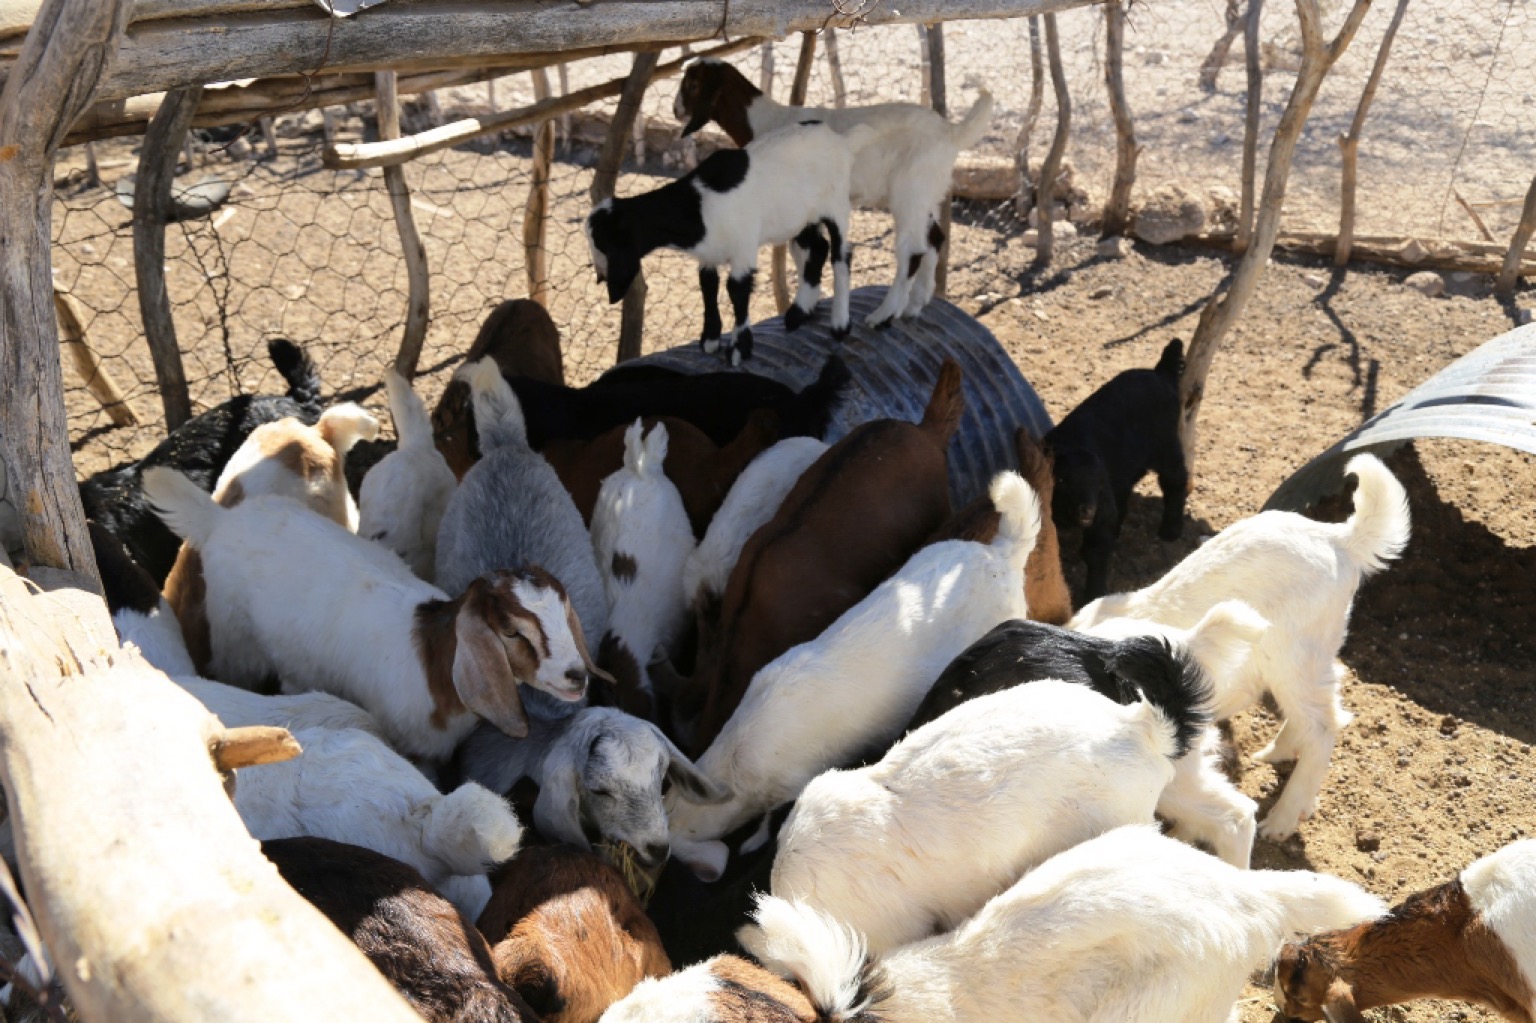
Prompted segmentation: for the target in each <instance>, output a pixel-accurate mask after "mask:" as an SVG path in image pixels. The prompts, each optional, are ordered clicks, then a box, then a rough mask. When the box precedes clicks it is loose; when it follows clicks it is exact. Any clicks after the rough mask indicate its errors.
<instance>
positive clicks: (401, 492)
mask: <svg viewBox="0 0 1536 1023" xmlns="http://www.w3.org/2000/svg"><path fill="white" fill-rule="evenodd" d="M384 388H385V390H386V391H388V392H389V414H390V416H391V417H392V418H393V419H394V421H395V436H396V437H397V438H399V446H398V447H396V448H395V450H393V451H391V452H390V453H389V454H387V455H385V456H384V457H383V458H382V459H380V460H379V463H378V464H377V465H375V466H374V467H373V468H372V469H369V470H368V475H366V476H364V477H363V486H362V490H361V491H360V493H359V499H360V505H361V507H360V509H359V512H358V523H357V532H358V535H360V536H363V537H365V538H366V539H369V540H373V541H375V542H377V543H381V544H383V545H384V546H385V547H388V548H389V549H390V550H392V551H394V552H395V553H396V554H398V555H400V557H401V559H402V560H403V561H404V562H405V563H406V564H407V565H410V566H411V571H413V572H415V573H416V574H417V575H418V576H420V577H421V578H423V579H425V580H427V582H431V581H432V578H433V573H434V571H435V566H436V562H437V528H438V525H439V524H440V523H441V522H442V521H443V512H444V511H446V510H447V508H448V499H449V498H451V497H452V496H453V490H454V488H455V487H457V486H458V485H459V481H458V480H457V479H456V478H455V477H454V475H453V470H452V469H449V468H448V462H447V461H446V460H445V459H444V458H443V456H442V454H441V453H439V452H438V450H437V447H436V445H435V444H433V442H432V421H431V420H430V419H429V418H428V417H427V409H426V406H425V405H423V404H422V403H421V398H420V397H418V396H417V394H416V392H415V391H413V390H412V389H411V385H410V384H409V383H407V382H406V380H405V378H404V377H402V376H401V375H400V374H399V373H396V372H395V371H394V370H393V369H391V370H390V371H389V372H387V373H385V374H384Z"/></svg>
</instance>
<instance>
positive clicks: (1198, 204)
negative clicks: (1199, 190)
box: [1131, 184, 1205, 245]
mask: <svg viewBox="0 0 1536 1023" xmlns="http://www.w3.org/2000/svg"><path fill="white" fill-rule="evenodd" d="M1133 225H1134V226H1133V227H1132V229H1131V230H1132V233H1134V234H1135V235H1136V237H1138V238H1140V239H1141V240H1142V241H1146V242H1151V243H1152V244H1153V245H1167V244H1168V243H1170V242H1176V241H1178V240H1179V239H1181V238H1188V237H1189V236H1190V235H1192V234H1197V233H1199V231H1200V229H1201V228H1203V227H1205V201H1204V200H1203V199H1201V198H1200V197H1199V196H1198V195H1195V194H1194V193H1193V192H1191V191H1190V190H1189V189H1187V188H1185V187H1184V186H1183V185H1177V184H1166V185H1159V186H1158V187H1157V189H1155V190H1154V191H1153V192H1152V193H1151V194H1149V195H1147V196H1146V197H1145V198H1143V199H1142V200H1141V202H1140V203H1139V204H1138V205H1137V206H1136V208H1135V210H1134V220H1133Z"/></svg>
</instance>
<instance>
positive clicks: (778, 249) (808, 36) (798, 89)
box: [772, 32, 816, 315]
mask: <svg viewBox="0 0 1536 1023" xmlns="http://www.w3.org/2000/svg"><path fill="white" fill-rule="evenodd" d="M815 63H816V33H815V32H802V33H801V34H800V59H799V60H798V61H796V62H795V80H794V82H792V83H791V84H790V87H789V105H790V106H792V107H803V106H805V94H806V93H807V92H809V91H810V89H811V68H812V66H813V65H814V64H815ZM788 264H789V251H788V249H786V248H785V247H784V246H783V245H775V246H774V247H773V263H772V266H773V270H772V273H773V300H774V303H775V304H776V305H777V306H778V310H779V313H780V315H782V314H783V312H784V310H786V309H788V308H789V300H790V294H789V265H788Z"/></svg>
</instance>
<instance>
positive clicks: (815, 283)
mask: <svg viewBox="0 0 1536 1023" xmlns="http://www.w3.org/2000/svg"><path fill="white" fill-rule="evenodd" d="M860 131H861V132H871V131H872V129H861V130H860ZM862 137H863V136H862V134H859V133H852V134H850V135H848V136H843V135H839V134H838V133H837V132H835V131H833V130H832V129H831V128H828V127H827V126H826V125H825V124H823V123H821V122H820V121H815V120H806V121H803V122H801V123H799V124H794V125H791V126H788V127H786V128H784V129H783V130H781V131H777V132H773V133H772V134H767V135H764V136H762V137H761V138H759V139H758V140H757V141H755V142H753V143H752V144H751V145H750V146H747V147H746V148H745V149H727V150H720V151H718V152H715V153H711V154H710V155H709V156H708V157H706V158H705V159H704V160H703V161H702V162H701V163H700V164H699V165H698V167H697V168H695V169H694V170H692V171H690V172H689V173H688V174H685V175H684V176H683V177H681V178H679V179H678V180H676V181H673V182H670V183H668V184H666V185H663V186H662V187H660V188H658V189H655V190H654V191H651V192H646V193H644V194H643V195H636V196H630V197H628V198H623V199H605V200H603V201H602V202H601V203H599V204H598V205H597V206H596V208H594V209H593V210H592V212H591V213H590V214H588V216H587V220H586V232H587V242H588V244H589V245H590V247H591V250H592V265H593V266H594V267H596V268H597V279H598V280H599V281H606V282H607V284H608V300H609V301H610V302H617V301H619V300H620V299H622V298H623V297H624V294H625V293H626V292H627V291H629V286H630V285H631V284H632V283H634V280H635V277H636V276H637V275H638V274H639V273H640V260H641V258H642V257H644V256H645V255H646V254H647V253H650V252H654V251H655V250H656V249H660V248H671V249H677V250H678V251H680V252H685V253H687V254H688V255H690V256H692V257H693V258H694V259H696V260H698V262H699V287H700V288H701V289H702V290H703V293H704V332H703V334H702V335H701V337H702V340H703V344H704V350H705V351H706V352H713V351H715V350H716V349H718V348H720V347H721V346H722V341H721V329H722V324H721V320H720V306H719V291H720V270H719V268H720V267H722V266H729V267H730V273H729V275H728V277H727V278H726V282H725V290H726V294H727V295H729V296H730V299H731V311H732V313H733V315H734V316H735V321H736V322H735V327H734V329H733V330H732V331H731V334H730V336H729V337H727V338H726V339H725V340H724V342H723V347H724V348H725V350H726V352H727V354H728V355H729V357H730V360H731V362H732V363H733V364H739V363H741V362H742V361H743V360H745V359H749V358H751V357H752V329H751V327H750V326H749V325H748V324H749V319H748V306H749V305H750V303H751V300H752V288H753V283H754V278H755V275H756V273H757V252H758V250H759V249H760V248H762V247H763V246H764V245H777V244H781V243H784V242H788V243H789V247H790V250H791V252H792V253H793V255H794V259H795V270H796V271H797V272H798V274H799V277H800V287H799V290H798V291H797V292H796V293H795V301H794V304H793V305H791V306H790V308H789V309H788V310H787V311H786V312H785V314H784V325H785V326H786V327H787V328H789V329H790V330H794V329H795V328H796V327H798V326H800V325H801V324H803V323H804V322H805V321H806V320H808V319H809V318H810V317H811V314H812V313H813V312H814V311H815V308H816V302H817V301H818V300H819V299H820V297H821V271H822V268H823V266H824V265H825V262H826V259H827V256H828V253H829V251H830V254H831V258H832V288H833V297H832V332H833V334H834V336H837V337H842V336H843V335H844V334H846V333H847V332H848V256H849V247H848V217H849V213H850V211H851V206H850V204H849V199H848V195H849V182H850V181H851V179H852V173H853V153H854V146H855V144H856V141H861V140H862ZM823 227H825V228H826V229H827V234H828V235H829V236H830V246H829V244H828V240H827V239H824V238H822V236H821V229H822V228H823Z"/></svg>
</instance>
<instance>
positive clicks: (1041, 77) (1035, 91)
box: [1013, 17, 1045, 220]
mask: <svg viewBox="0 0 1536 1023" xmlns="http://www.w3.org/2000/svg"><path fill="white" fill-rule="evenodd" d="M1044 101H1045V60H1044V58H1043V57H1042V56H1041V53H1040V19H1039V18H1034V17H1032V18H1030V19H1029V105H1028V106H1026V107H1025V108H1024V123H1023V124H1022V125H1020V127H1019V136H1018V138H1017V139H1015V140H1014V143H1013V162H1014V165H1015V166H1016V167H1017V168H1018V172H1019V194H1018V198H1017V200H1015V202H1014V210H1015V212H1016V213H1017V214H1018V218H1019V219H1020V220H1023V219H1025V218H1026V217H1028V216H1029V211H1030V208H1031V207H1032V206H1033V205H1034V202H1035V195H1034V189H1035V183H1034V182H1033V181H1031V180H1030V177H1029V145H1030V141H1031V139H1032V137H1033V136H1034V133H1035V124H1036V123H1037V122H1038V121H1039V120H1040V107H1041V105H1042V104H1043V103H1044Z"/></svg>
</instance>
